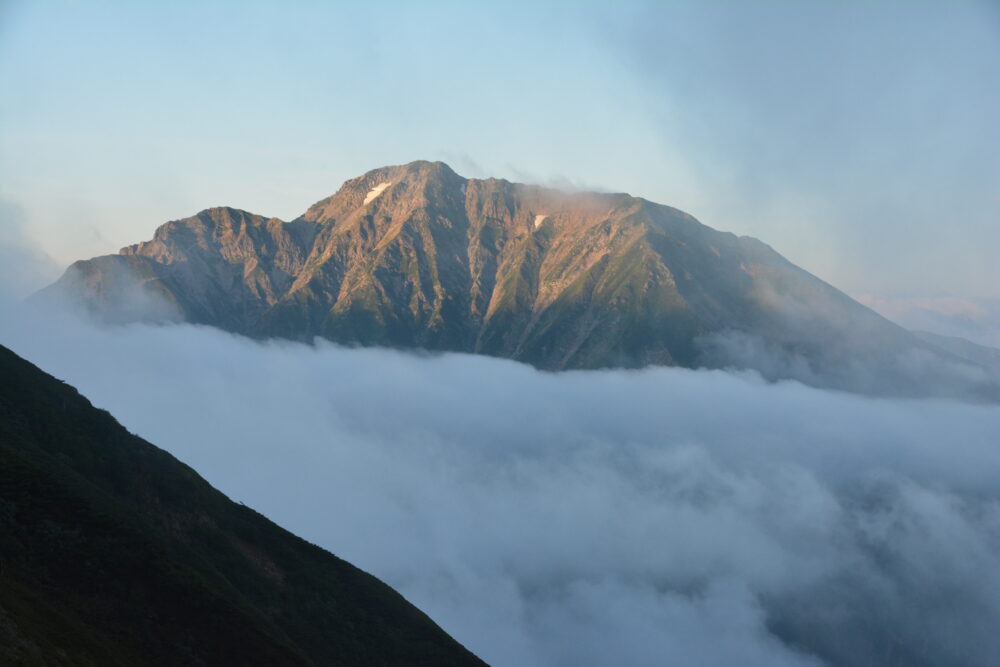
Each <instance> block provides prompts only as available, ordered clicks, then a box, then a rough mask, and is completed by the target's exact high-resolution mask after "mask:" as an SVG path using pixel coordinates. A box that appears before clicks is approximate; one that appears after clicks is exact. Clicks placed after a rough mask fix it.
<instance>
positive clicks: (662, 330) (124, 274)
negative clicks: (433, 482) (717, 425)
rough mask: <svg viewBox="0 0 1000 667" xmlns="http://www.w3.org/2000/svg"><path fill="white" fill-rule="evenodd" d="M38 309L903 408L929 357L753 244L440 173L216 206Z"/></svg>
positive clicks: (401, 171) (663, 218)
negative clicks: (761, 382) (709, 381)
mask: <svg viewBox="0 0 1000 667" xmlns="http://www.w3.org/2000/svg"><path fill="white" fill-rule="evenodd" d="M42 295H44V296H45V297H49V298H51V297H53V296H56V295H58V296H59V297H60V298H62V299H68V300H69V301H71V302H73V303H80V304H83V305H85V306H86V308H87V309H88V310H89V311H90V312H92V313H94V314H96V315H98V316H99V317H100V318H101V319H104V320H110V321H116V322H122V321H130V320H150V319H154V320H155V319H160V320H183V321H187V322H193V323H199V324H208V325H213V326H216V327H220V328H222V329H225V330H228V331H232V332H236V333H240V334H244V335H247V336H251V337H255V338H267V337H282V338H290V339H295V340H306V341H311V340H313V339H314V338H315V337H323V338H327V339H329V340H332V341H336V342H340V343H345V344H359V345H384V346H392V347H404V348H420V349H426V350H439V351H442V350H451V351H464V352H474V353H481V354H487V355H492V356H500V357H507V358H511V359H516V360H521V361H524V362H527V363H530V364H532V365H534V366H536V367H539V368H543V369H548V370H563V369H573V368H601V367H640V366H646V365H651V364H653V365H681V366H700V365H707V366H725V365H733V366H739V367H752V368H757V369H758V370H761V371H762V372H764V373H765V374H766V375H767V376H768V377H773V378H781V377H794V378H797V379H800V380H804V381H806V382H810V383H813V384H826V385H832V386H839V385H840V384H844V385H845V386H846V387H847V388H853V389H860V390H863V391H866V390H875V389H877V387H875V385H880V386H881V385H884V384H886V382H890V383H892V384H893V386H894V387H895V388H897V389H898V390H899V391H898V392H897V393H900V392H901V393H908V392H910V391H911V389H912V385H913V383H912V382H908V381H907V380H906V377H907V373H908V372H909V370H908V369H909V366H912V365H914V364H917V365H919V362H920V355H927V354H933V355H941V354H943V355H944V356H945V357H948V354H947V353H943V352H940V351H938V350H936V349H935V348H934V346H933V345H932V344H931V343H928V342H925V341H922V340H919V339H918V338H916V337H915V336H913V335H912V334H910V333H909V332H907V331H905V330H904V329H902V328H900V327H898V326H896V325H894V324H892V323H891V322H889V321H888V320H886V319H884V318H882V317H881V316H879V315H877V314H876V313H875V312H874V311H872V310H870V309H868V308H866V307H865V306H863V305H861V304H859V303H857V302H856V301H854V300H852V299H851V298H849V297H847V296H846V295H845V294H843V293H841V292H840V291H838V290H836V289H835V288H833V287H831V286H830V285H828V284H826V283H824V282H823V281H821V280H820V279H818V278H816V277H815V276H813V275H811V274H809V273H808V272H806V271H804V270H802V269H800V268H798V267H796V266H795V265H793V264H791V263H790V262H788V261H787V260H786V259H784V258H783V257H782V256H781V255H779V254H778V253H777V252H775V251H774V250H773V249H771V248H770V247H769V246H767V245H766V244H764V243H761V242H760V241H758V240H756V239H753V238H750V237H738V236H735V235H733V234H730V233H724V232H719V231H716V230H714V229H711V228H709V227H707V226H705V225H702V224H701V223H699V222H698V221H697V220H695V219H694V218H693V217H691V216H690V215H688V214H686V213H684V212H682V211H679V210H677V209H674V208H671V207H669V206H663V205H660V204H655V203H652V202H649V201H646V200H644V199H641V198H638V197H633V196H630V195H628V194H622V193H614V194H608V193H588V192H576V193H567V192H563V191H559V190H554V189H550V188H544V187H538V186H534V185H524V184H519V183H511V182H509V181H506V180H502V179H493V178H490V179H482V180H481V179H466V178H463V177H461V176H459V175H458V174H456V173H455V172H454V171H452V170H451V169H450V168H449V167H448V166H447V165H445V164H443V163H441V162H423V161H420V162H413V163H410V164H407V165H402V166H393V167H383V168H380V169H375V170H373V171H370V172H368V173H366V174H364V175H362V176H359V177H358V178H355V179H352V180H349V181H347V182H346V183H344V185H343V186H342V187H341V188H340V189H339V190H338V191H337V192H336V194H334V195H332V196H330V197H328V198H326V199H323V200H321V201H319V202H317V203H316V204H314V205H313V206H312V207H310V208H309V210H307V211H306V212H305V213H304V214H303V215H302V216H300V217H299V218H297V219H296V220H294V221H292V222H283V221H281V220H278V219H276V218H265V217H262V216H258V215H253V214H250V213H247V212H245V211H240V210H236V209H231V208H215V209H209V210H206V211H202V212H201V213H199V214H198V215H196V216H193V217H190V218H185V219H183V220H175V221H172V222H168V223H166V224H164V225H162V226H161V227H160V228H159V229H157V230H156V233H155V234H154V237H153V239H152V240H151V241H147V242H143V243H139V244H136V245H133V246H129V247H127V248H123V249H122V250H121V251H120V253H119V254H118V255H111V256H105V257H98V258H95V259H91V260H87V261H82V262H77V263H76V264H74V265H73V266H72V267H70V269H69V270H68V271H67V273H66V274H65V275H64V276H63V277H62V278H61V279H60V280H59V281H58V282H57V283H55V284H54V285H53V286H51V287H49V288H47V289H46V290H44V291H43V292H42ZM914 355H916V357H917V361H913V359H911V357H913V356H914ZM888 362H891V363H888ZM887 364H888V365H887ZM858 365H861V366H864V367H865V368H868V369H878V370H877V372H875V371H873V373H874V376H877V378H876V379H873V380H871V382H870V383H869V384H871V385H872V387H869V386H867V384H866V382H867V381H865V382H860V383H859V381H858V380H857V378H858V373H856V372H855V370H856V369H851V370H850V372H847V371H846V370H844V369H848V368H849V367H856V366H858ZM883 367H884V368H883ZM904 367H905V368H904ZM842 371H843V372H842ZM838 374H839V375H838ZM841 376H842V377H841ZM897 376H898V377H897ZM838 377H841V379H838ZM848 377H850V380H848V379H846V378H848ZM886 378H889V380H886ZM916 393H919V392H916Z"/></svg>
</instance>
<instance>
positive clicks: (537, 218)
mask: <svg viewBox="0 0 1000 667" xmlns="http://www.w3.org/2000/svg"><path fill="white" fill-rule="evenodd" d="M547 217H549V216H547V215H536V216H535V229H538V225H540V224H542V223H543V222H545V218H547Z"/></svg>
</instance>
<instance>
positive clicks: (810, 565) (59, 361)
mask: <svg viewBox="0 0 1000 667" xmlns="http://www.w3.org/2000/svg"><path fill="white" fill-rule="evenodd" d="M13 314H14V313H13V312H12V311H8V312H7V313H5V317H4V318H3V319H2V326H0V336H2V339H3V341H4V343H5V344H7V345H9V346H10V347H12V348H13V349H14V350H15V351H16V352H18V353H19V354H22V355H24V356H26V357H27V358H29V359H31V360H32V361H34V362H35V363H37V364H38V365H40V366H41V367H42V368H44V369H46V370H48V371H49V372H51V373H53V374H54V375H56V376H57V377H60V378H62V379H64V380H66V381H67V382H70V383H71V384H73V385H75V386H77V387H78V388H79V389H80V390H81V391H82V392H83V393H84V394H86V395H87V396H89V397H90V398H91V399H92V400H93V402H94V403H95V405H97V406H98V407H102V408H105V409H108V410H110V411H111V412H112V413H113V414H114V415H115V416H116V417H117V418H118V419H119V420H120V421H121V422H122V423H123V424H124V425H125V426H126V427H127V428H128V429H129V430H131V431H134V432H136V433H137V434H139V435H141V436H142V437H144V438H147V439H149V440H150V441H152V442H155V443H157V444H158V445H159V446H161V447H164V448H166V449H167V450H168V451H170V452H171V453H172V454H174V455H175V456H177V457H178V458H180V459H181V460H182V461H185V462H186V463H188V464H190V465H192V466H193V467H194V468H195V469H196V470H198V471H199V472H200V473H201V474H202V475H203V476H205V478H206V479H207V480H208V481H209V482H210V483H212V484H213V485H215V486H216V487H217V488H219V489H221V490H222V491H223V492H225V493H226V494H227V495H229V496H230V497H231V498H232V499H234V500H237V501H241V502H245V503H246V504H248V505H250V506H252V507H254V508H256V509H257V510H259V511H261V512H262V513H264V514H265V515H266V516H268V517H269V518H270V519H272V520H274V521H277V522H278V523H280V524H282V525H284V526H285V527H287V528H288V529H290V530H292V531H293V532H295V533H297V534H299V535H301V536H303V537H305V538H306V539H308V540H310V541H313V542H315V543H317V544H319V545H321V546H323V547H325V548H327V549H329V550H331V551H332V552H333V553H335V554H336V555H338V556H340V557H342V558H345V559H347V560H349V561H351V562H354V563H356V564H358V565H359V566H360V567H363V568H365V569H367V570H368V571H370V572H372V573H373V574H375V575H376V576H378V577H380V578H382V579H383V580H384V581H386V582H387V583H388V584H390V585H391V586H393V587H394V588H396V589H397V590H399V591H400V592H402V593H403V594H404V595H405V596H406V597H407V599H409V600H410V601H411V602H413V603H414V604H416V605H417V606H418V607H420V608H421V609H422V610H424V611H425V612H427V613H428V614H429V615H430V616H431V617H432V618H433V619H434V620H435V621H436V622H437V623H439V624H440V625H441V626H442V627H443V628H444V629H445V631H446V632H448V633H449V634H451V635H452V636H453V637H455V638H456V639H457V640H458V641H460V642H462V643H463V644H464V645H465V646H467V647H468V648H469V649H470V650H472V651H473V652H475V653H476V654H477V655H479V656H480V657H481V658H483V659H484V660H486V661H487V662H490V663H492V664H524V665H585V664H590V665H602V664H635V665H642V664H650V665H651V664H663V662H677V663H683V664H734V663H739V664H747V665H820V664H836V665H857V664H887V663H888V664H908V665H941V664H948V665H986V664H989V662H990V660H991V659H992V656H994V655H996V654H997V653H998V652H1000V644H998V643H997V642H998V639H997V636H996V633H995V628H996V627H997V626H998V625H1000V556H998V554H1000V548H998V547H1000V497H998V496H1000V492H998V491H997V487H996V484H995V473H996V470H997V469H1000V468H998V466H1000V450H998V449H997V446H996V434H997V433H1000V412H998V411H997V410H996V408H995V406H989V405H981V404H973V403H966V402H961V401H956V400H929V399H888V398H871V397H865V396H860V395H856V394H850V393H842V392H837V391H830V390H820V389H815V388H810V387H806V386H804V385H802V384H800V383H798V382H794V381H785V382H778V383H772V382H767V381H765V380H764V379H762V378H761V377H760V376H759V375H758V374H757V373H754V372H740V373H731V372H725V371H721V370H714V371H709V370H701V371H693V370H686V369H676V368H651V369H646V370H630V371H629V370H606V371H571V372H562V373H547V372H540V371H537V370H535V369H532V368H531V367H530V366H527V365H524V364H520V363H515V362H512V361H507V360H499V359H492V358H486V357H480V356H472V355H463V354H444V355H435V356H427V355H417V354H412V353H407V352H400V351H392V350H386V349H348V348H343V347H338V346H336V345H333V344H330V343H326V342H322V341H317V342H316V344H315V345H312V346H310V345H304V344H300V343H292V342H281V341H274V342H269V343H261V342H254V341H251V340H249V339H245V338H241V337H238V336H233V335H231V334H227V333H223V332H220V331H218V330H216V329H213V328H208V327H199V326H190V325H169V326H148V325H128V326H122V327H101V326H95V325H93V324H90V323H85V322H80V321H78V320H75V319H73V318H67V317H66V316H64V315H56V316H53V315H51V314H49V315H42V314H39V313H38V312H37V311H36V312H35V314H34V315H31V314H29V313H27V312H18V313H17V316H16V317H13V316H10V315H13Z"/></svg>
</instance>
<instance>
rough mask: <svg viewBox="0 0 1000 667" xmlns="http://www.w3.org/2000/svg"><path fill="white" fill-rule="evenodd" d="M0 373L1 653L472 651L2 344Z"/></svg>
mask: <svg viewBox="0 0 1000 667" xmlns="http://www.w3.org/2000/svg"><path fill="white" fill-rule="evenodd" d="M0 377H2V378H3V382H0V664H4V665H100V666H104V665H142V664H151V665H180V664H190V665H297V664H299V665H400V664H408V665H409V664H413V665H462V664H469V665H473V664H483V663H482V662H481V661H479V660H478V659H477V658H476V657H475V656H474V655H472V654H471V653H470V652H469V651H467V650H466V649H465V648H463V647H462V646H461V645H460V644H458V643H457V642H456V641H454V640H453V639H452V638H451V637H449V636H448V635H447V634H446V633H445V632H444V631H443V630H441V629H440V628H439V627H438V626H437V625H436V624H435V623H434V622H433V621H431V620H430V619H429V618H428V617H427V616H426V615H425V614H424V613H422V612H421V611H420V610H418V609H417V608H416V607H414V606H413V605H411V604H409V603H408V602H407V601H406V600H405V599H403V597H402V596H400V595H399V594H398V593H396V592H395V591H394V590H393V589H391V588H390V587H389V586H387V585H385V584H384V583H382V582H381V581H379V580H377V579H376V578H375V577H372V576H371V575H369V574H366V573H365V572H362V571H361V570H359V569H357V568H355V567H354V566H352V565H351V564H349V563H347V562H345V561H343V560H341V559H339V558H336V557H335V556H333V555H331V554H329V553H328V552H326V551H324V550H323V549H320V548H319V547H316V546H314V545H312V544H309V543H307V542H305V541H304V540H301V539H299V538H297V537H295V536H294V535H292V534H291V533H289V532H287V531H285V530H283V529H282V528H280V527H278V526H276V525H275V524H274V523H272V522H271V521H269V520H267V519H266V518H264V517H262V516H261V515H259V514H257V513H256V512H254V511H253V510H251V509H250V508H248V507H245V506H243V505H239V504H236V503H233V502H232V501H230V500H229V499H228V498H226V497H225V496H224V495H223V494H222V493H220V492H219V491H217V490H215V489H214V488H212V487H211V486H210V485H209V484H208V483H207V482H205V481H204V480H203V479H202V478H201V477H199V476H198V474H197V473H195V472H194V471H193V470H192V469H191V468H189V467H187V466H186V465H184V464H183V463H180V462H179V461H177V460H176V459H175V458H173V457H172V456H171V455H170V454H168V453H167V452H165V451H163V450H161V449H158V448H157V447H154V446H153V445H151V444H149V443H147V442H145V441H144V440H142V439H141V438H138V437H136V436H134V435H131V434H130V433H128V432H127V431H126V430H125V429H124V428H122V426H121V425H119V424H118V423H117V422H116V421H115V420H114V418H113V417H112V416H111V415H110V414H108V413H107V412H105V411H103V410H98V409H96V408H94V407H93V406H91V404H90V402H89V401H87V399H86V398H84V397H83V396H81V395H80V394H79V393H77V391H76V390H75V389H73V388H72V387H70V386H68V385H66V384H64V383H62V382H60V381H58V380H56V379H55V378H53V377H51V376H49V375H47V374H45V373H44V372H42V371H40V370H39V369H38V368H36V367H34V366H33V365H31V364H30V363H28V362H26V361H24V360H23V359H21V358H19V357H18V356H17V355H15V354H14V353H13V352H11V351H10V350H8V349H6V348H3V347H0ZM276 444H277V443H276ZM233 455H234V456H238V455H239V453H238V452H234V453H233ZM330 511H331V514H332V515H333V516H332V520H336V508H330Z"/></svg>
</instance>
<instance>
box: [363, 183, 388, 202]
mask: <svg viewBox="0 0 1000 667" xmlns="http://www.w3.org/2000/svg"><path fill="white" fill-rule="evenodd" d="M390 185H392V182H391V181H386V182H384V183H379V184H378V185H376V186H375V187H374V188H372V189H371V190H369V191H368V194H367V195H365V204H370V203H371V202H372V200H373V199H375V198H376V197H378V196H379V195H380V194H382V191H383V190H385V189H386V188H387V187H389V186H390Z"/></svg>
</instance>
